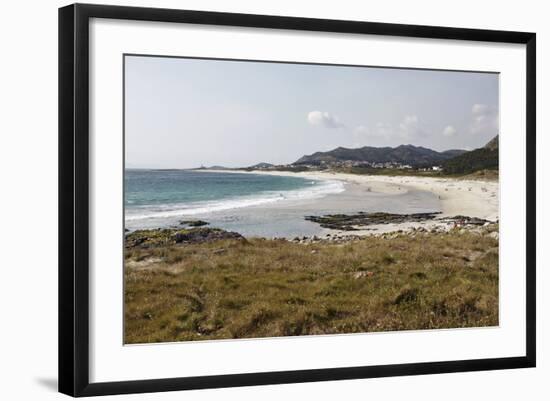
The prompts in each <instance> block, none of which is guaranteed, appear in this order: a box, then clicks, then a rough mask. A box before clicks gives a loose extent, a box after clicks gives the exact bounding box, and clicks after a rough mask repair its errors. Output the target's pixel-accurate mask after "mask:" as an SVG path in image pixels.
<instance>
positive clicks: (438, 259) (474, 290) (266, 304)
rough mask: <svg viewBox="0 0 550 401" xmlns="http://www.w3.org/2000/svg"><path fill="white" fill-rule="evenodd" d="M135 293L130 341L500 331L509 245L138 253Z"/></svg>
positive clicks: (375, 241)
mask: <svg viewBox="0 0 550 401" xmlns="http://www.w3.org/2000/svg"><path fill="white" fill-rule="evenodd" d="M487 231H490V230H487ZM124 296H125V342H126V343H148V342H164V341H183V340H203V339H229V338H250V337H266V336H270V337H271V336H293V335H308V334H333V333H357V332H373V331H389V330H412V329H436V328H458V327H480V326H494V325H498V241H497V240H494V239H493V238H491V237H489V236H484V235H479V234H474V233H470V232H466V233H459V232H458V231H454V232H452V233H448V234H424V235H417V236H415V237H410V236H407V235H402V236H399V237H397V238H394V239H391V240H390V239H384V238H374V237H369V238H365V239H362V240H358V241H354V242H350V243H347V244H343V245H342V244H334V243H315V244H308V245H304V244H297V243H291V242H287V241H283V240H262V239H251V240H248V241H235V240H220V241H216V242H212V243H205V244H196V245H184V246H178V245H168V246H160V247H153V248H149V249H140V248H132V249H127V250H126V267H125V294H124Z"/></svg>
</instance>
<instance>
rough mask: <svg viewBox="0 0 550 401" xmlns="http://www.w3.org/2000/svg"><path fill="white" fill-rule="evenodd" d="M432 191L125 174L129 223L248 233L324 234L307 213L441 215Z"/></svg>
mask: <svg viewBox="0 0 550 401" xmlns="http://www.w3.org/2000/svg"><path fill="white" fill-rule="evenodd" d="M439 208H440V205H439V200H438V199H437V197H436V196H435V195H434V194H432V193H430V192H426V191H417V190H412V189H410V190H408V191H407V192H405V193H400V194H386V193H375V192H370V191H366V190H365V189H364V188H363V187H358V186H354V185H349V184H344V182H342V181H338V180H313V179H310V178H302V177H288V176H275V175H265V174H244V173H225V172H213V171H204V170H203V171H193V170H132V169H129V170H126V171H125V226H126V228H127V229H130V230H135V229H141V228H157V227H181V225H180V224H179V223H180V221H181V220H189V219H201V220H206V221H207V222H209V223H210V227H219V228H223V229H226V230H230V231H236V232H238V233H241V234H242V235H245V236H260V237H294V236H303V235H307V236H312V235H320V234H321V233H322V230H323V229H322V228H321V227H320V226H319V225H318V224H316V223H312V222H310V221H307V220H305V219H304V217H305V216H308V215H323V214H334V213H357V212H359V211H364V212H382V211H383V212H390V213H420V212H434V211H438V210H440V209H439Z"/></svg>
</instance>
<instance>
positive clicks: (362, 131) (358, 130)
mask: <svg viewBox="0 0 550 401" xmlns="http://www.w3.org/2000/svg"><path fill="white" fill-rule="evenodd" d="M353 133H354V134H355V136H364V135H369V134H370V129H369V128H368V127H366V126H364V125H359V126H357V127H355V129H354V130H353Z"/></svg>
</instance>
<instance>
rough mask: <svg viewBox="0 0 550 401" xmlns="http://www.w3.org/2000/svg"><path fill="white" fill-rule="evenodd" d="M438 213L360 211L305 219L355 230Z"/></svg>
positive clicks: (432, 216) (423, 218) (432, 215)
mask: <svg viewBox="0 0 550 401" xmlns="http://www.w3.org/2000/svg"><path fill="white" fill-rule="evenodd" d="M438 214H439V212H432V213H412V214H395V213H384V212H375V213H366V212H359V213H357V214H329V215H325V216H306V217H305V219H306V220H308V221H312V222H314V223H319V225H320V226H321V227H323V228H330V229H332V230H343V231H355V230H358V229H359V227H362V226H371V225H377V224H390V223H393V224H399V223H408V222H420V221H425V220H433V219H434V218H435V217H436V215H438Z"/></svg>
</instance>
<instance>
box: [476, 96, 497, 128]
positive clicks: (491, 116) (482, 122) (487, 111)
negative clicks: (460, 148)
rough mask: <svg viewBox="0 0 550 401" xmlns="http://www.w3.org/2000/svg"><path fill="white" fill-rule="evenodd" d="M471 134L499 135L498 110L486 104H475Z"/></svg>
mask: <svg viewBox="0 0 550 401" xmlns="http://www.w3.org/2000/svg"><path fill="white" fill-rule="evenodd" d="M470 132H471V133H472V134H491V135H496V134H498V110H497V109H496V108H495V107H492V106H489V105H486V104H481V103H476V104H474V105H473V106H472V123H471V124H470Z"/></svg>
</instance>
